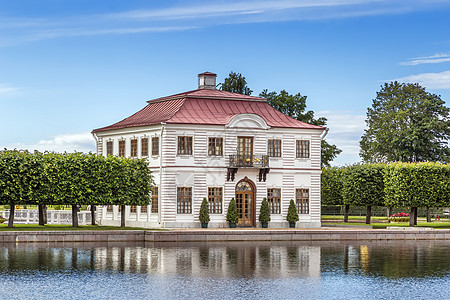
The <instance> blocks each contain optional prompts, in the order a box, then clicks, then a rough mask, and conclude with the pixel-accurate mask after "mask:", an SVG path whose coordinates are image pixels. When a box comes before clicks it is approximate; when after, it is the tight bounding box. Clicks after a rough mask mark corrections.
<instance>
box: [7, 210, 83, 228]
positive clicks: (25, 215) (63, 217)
mask: <svg viewBox="0 0 450 300" xmlns="http://www.w3.org/2000/svg"><path fill="white" fill-rule="evenodd" d="M9 213H10V210H9V209H5V210H4V211H3V212H1V214H2V215H3V217H4V218H6V219H8V218H9ZM91 219H92V218H91V212H90V211H80V212H79V213H78V224H79V225H90V224H91ZM38 223H39V211H38V210H37V209H16V210H15V212H14V224H38ZM47 224H62V225H64V224H67V225H70V224H72V211H70V210H47Z"/></svg>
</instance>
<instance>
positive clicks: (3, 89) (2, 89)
mask: <svg viewBox="0 0 450 300" xmlns="http://www.w3.org/2000/svg"><path fill="white" fill-rule="evenodd" d="M18 91H19V88H16V87H13V86H11V85H9V84H7V83H0V97H2V96H8V95H11V94H14V93H16V92H18Z"/></svg>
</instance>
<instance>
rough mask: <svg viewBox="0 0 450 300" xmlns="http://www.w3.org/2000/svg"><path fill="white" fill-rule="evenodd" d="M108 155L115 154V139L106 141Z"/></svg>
mask: <svg viewBox="0 0 450 300" xmlns="http://www.w3.org/2000/svg"><path fill="white" fill-rule="evenodd" d="M106 155H113V141H109V142H106Z"/></svg>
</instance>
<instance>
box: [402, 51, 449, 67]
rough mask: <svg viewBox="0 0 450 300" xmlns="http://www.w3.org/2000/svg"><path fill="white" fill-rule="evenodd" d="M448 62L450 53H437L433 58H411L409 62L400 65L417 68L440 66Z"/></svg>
mask: <svg viewBox="0 0 450 300" xmlns="http://www.w3.org/2000/svg"><path fill="white" fill-rule="evenodd" d="M448 61H450V52H447V53H437V54H434V55H431V56H422V57H415V58H410V59H408V61H406V62H402V63H400V64H401V65H406V66H415V65H420V64H439V63H443V62H448Z"/></svg>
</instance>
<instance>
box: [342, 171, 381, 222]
mask: <svg viewBox="0 0 450 300" xmlns="http://www.w3.org/2000/svg"><path fill="white" fill-rule="evenodd" d="M384 168H385V165H383V164H364V165H362V164H355V165H352V166H349V167H347V168H346V169H345V172H344V173H343V176H342V178H343V179H342V187H343V188H342V196H343V198H344V204H348V205H356V206H366V207H367V212H366V224H370V217H371V214H372V206H384V204H385V202H384V182H383V179H384Z"/></svg>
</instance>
